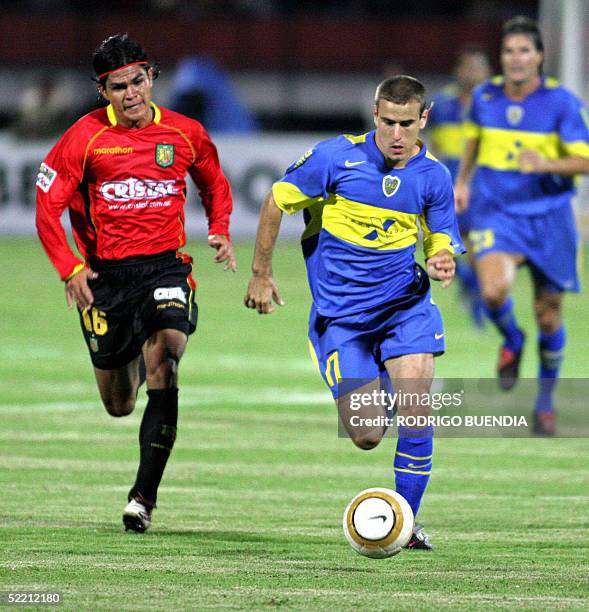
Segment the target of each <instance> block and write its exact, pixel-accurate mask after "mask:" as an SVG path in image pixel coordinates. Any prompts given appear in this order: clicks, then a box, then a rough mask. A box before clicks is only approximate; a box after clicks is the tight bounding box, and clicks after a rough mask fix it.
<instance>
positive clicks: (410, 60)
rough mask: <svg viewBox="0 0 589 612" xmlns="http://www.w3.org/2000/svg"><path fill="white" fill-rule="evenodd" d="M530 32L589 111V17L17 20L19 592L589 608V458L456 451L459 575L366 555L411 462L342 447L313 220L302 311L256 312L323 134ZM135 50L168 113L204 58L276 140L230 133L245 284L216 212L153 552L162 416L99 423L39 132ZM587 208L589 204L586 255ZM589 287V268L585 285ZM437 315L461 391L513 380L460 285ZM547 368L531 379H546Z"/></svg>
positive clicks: (4, 240)
mask: <svg viewBox="0 0 589 612" xmlns="http://www.w3.org/2000/svg"><path fill="white" fill-rule="evenodd" d="M522 13H523V14H527V15H530V16H532V17H538V18H539V19H540V21H541V24H542V27H543V30H544V33H545V43H546V46H547V56H546V71H547V72H548V73H549V74H551V75H555V76H557V77H560V78H561V79H562V80H563V81H564V82H565V83H566V84H567V85H569V86H570V87H571V88H572V89H573V90H575V91H576V92H577V93H579V94H580V95H582V96H583V97H584V98H585V99H587V94H588V93H589V90H588V89H587V87H588V85H587V83H588V82H589V81H588V80H587V79H586V78H585V77H586V74H587V67H586V55H587V54H586V53H585V52H584V50H585V49H586V43H585V41H584V39H585V38H586V34H587V23H588V22H589V17H588V15H587V13H588V11H587V6H586V2H584V1H583V0H561V1H559V0H547V1H544V2H537V1H535V0H519V1H517V2H515V1H514V2H501V1H499V0H496V1H491V0H470V1H464V2H458V1H455V2H453V1H448V2H442V1H435V0H429V1H426V0H422V1H421V2H419V3H414V4H412V3H399V2H387V1H385V0H355V1H354V2H350V1H347V0H343V1H341V2H336V1H334V0H328V1H326V2H322V3H321V4H320V5H317V4H316V3H313V2H305V1H303V2H295V1H294V0H282V1H271V0H225V1H219V2H214V1H212V0H209V1H197V2H188V1H186V0H184V1H183V0H125V1H122V0H121V1H119V2H116V3H115V2H112V1H108V0H103V1H101V2H94V1H89V2H74V1H70V2H63V1H58V0H29V1H25V2H22V1H21V2H13V1H11V0H8V1H7V0H4V2H3V3H2V13H1V15H0V40H2V44H1V45H0V153H1V154H0V269H1V270H2V274H1V275H0V337H1V342H0V418H1V419H2V422H3V427H2V430H1V431H0V486H1V488H2V491H3V492H2V495H1V497H0V591H1V590H3V589H24V588H28V589H35V590H58V591H62V592H63V593H64V598H65V605H66V608H67V609H90V608H92V609H140V608H142V607H145V606H146V605H150V606H151V607H153V608H154V609H172V608H175V609H204V608H213V607H218V608H224V607H227V608H260V607H279V606H283V607H290V608H298V609H301V608H315V609H317V608H327V607H332V608H333V607H336V608H337V609H358V608H364V607H368V606H369V607H370V608H372V609H394V608H399V609H409V608H411V609H431V608H432V607H434V606H435V607H441V608H452V609H475V608H479V607H483V606H484V607H496V608H509V607H519V608H522V609H538V608H540V609H541V608H545V607H557V606H560V607H564V608H581V607H583V606H585V605H586V604H587V599H586V594H587V591H588V588H589V585H588V582H587V576H588V575H589V568H588V565H587V563H588V561H587V559H588V555H587V544H586V542H587V541H588V538H587V535H588V530H589V521H588V517H587V507H588V504H587V502H588V501H589V496H588V495H587V484H588V483H587V473H588V468H589V463H588V461H589V460H588V458H587V457H588V453H587V443H586V440H585V439H560V440H516V441H514V440H509V439H507V440H504V439H493V440H440V441H439V444H438V447H437V450H436V464H435V466H436V467H435V468H434V475H433V477H432V482H431V485H430V489H429V491H428V493H427V495H426V498H425V501H424V506H423V510H422V515H423V516H422V519H423V520H424V522H425V523H426V526H427V527H428V528H429V531H431V532H432V534H433V536H434V544H436V545H437V546H436V548H437V550H436V553H435V555H434V556H431V557H428V558H426V557H424V556H416V555H414V556H411V555H409V554H403V555H401V556H400V557H398V558H397V559H395V560H392V561H390V562H385V563H383V564H376V563H374V562H372V561H368V560H365V559H362V558H360V557H358V556H357V555H355V554H354V553H352V551H351V550H350V549H348V548H347V545H346V544H345V542H344V540H343V536H342V534H341V528H340V524H339V522H340V516H341V512H342V511H343V508H344V507H345V505H346V503H347V501H348V500H349V498H351V497H352V495H354V494H355V493H356V492H357V491H358V490H360V489H362V488H365V487H366V486H375V485H389V486H390V484H391V479H392V470H391V464H392V451H391V448H392V447H391V444H390V441H388V442H389V443H388V444H383V445H382V446H381V447H380V448H379V449H377V450H376V451H374V452H373V453H360V452H359V451H356V450H355V449H353V448H352V445H351V444H350V443H349V442H347V441H345V440H338V439H337V436H336V424H335V416H334V414H333V408H332V407H331V403H330V401H329V398H328V395H329V394H328V393H327V392H326V390H325V389H324V387H323V384H322V382H321V380H320V379H319V377H318V376H317V375H316V373H315V372H314V371H313V368H312V366H311V364H310V362H309V360H308V357H307V354H306V339H305V332H306V314H307V308H308V294H307V289H306V284H305V277H304V270H303V266H302V261H301V258H300V255H299V253H298V248H297V243H296V240H295V237H296V236H297V235H298V233H299V231H300V225H301V223H302V221H301V220H300V219H299V218H296V217H295V218H292V219H287V220H286V221H285V226H284V228H283V231H282V234H281V236H282V237H283V238H284V239H285V240H284V241H283V242H281V244H280V245H279V246H278V249H277V253H276V265H275V276H276V278H277V281H278V282H279V285H280V286H281V288H282V290H283V297H284V298H285V300H286V302H287V306H286V307H285V309H284V310H280V311H279V312H277V313H275V314H274V315H273V316H272V317H264V318H259V317H257V316H255V315H254V314H253V313H251V312H247V311H245V309H242V308H241V307H240V302H241V298H242V295H243V293H244V291H245V286H246V283H247V278H248V268H249V262H250V258H251V253H252V242H251V239H252V237H253V235H254V232H255V227H256V220H257V211H258V207H259V204H260V202H261V199H262V196H263V194H264V193H265V192H266V191H267V189H268V187H269V185H270V184H271V182H272V181H273V180H275V179H276V178H278V177H279V176H280V174H281V172H282V170H283V169H284V168H285V167H286V166H287V165H288V164H289V163H290V162H292V161H293V160H294V159H296V158H297V157H298V156H300V155H301V154H302V153H303V152H304V151H306V150H307V149H308V148H309V147H310V146H311V145H312V144H313V143H314V142H316V141H318V140H320V139H321V138H324V137H327V136H330V135H333V134H337V133H341V132H348V133H349V132H352V133H361V132H363V131H366V130H367V129H369V125H367V122H368V119H367V114H366V112H367V107H369V105H370V98H371V95H372V92H373V89H374V86H375V85H376V83H377V82H378V81H379V80H380V79H381V77H382V71H383V66H384V64H385V63H386V62H390V61H393V62H395V63H396V64H397V65H398V66H399V67H402V70H403V71H404V72H406V73H409V74H414V75H415V76H417V77H419V78H421V79H422V80H423V81H424V82H425V84H426V86H427V87H428V89H429V91H430V92H433V90H434V89H436V88H437V87H439V86H441V85H443V84H445V83H447V82H448V81H449V80H450V70H451V67H452V63H453V60H454V58H455V54H456V50H457V49H458V48H459V47H461V46H463V45H465V44H478V45H481V46H483V47H485V48H487V49H488V51H489V53H490V55H491V57H492V59H493V62H494V67H495V69H497V68H498V63H497V48H498V33H499V29H500V26H501V23H502V22H503V21H504V20H505V19H507V18H509V17H511V16H513V15H515V14H522ZM424 15H425V16H427V17H424ZM117 31H128V32H129V34H130V35H132V36H133V37H136V38H137V39H139V40H140V41H142V42H143V43H144V45H145V46H146V48H147V49H148V50H149V51H150V52H151V53H152V54H153V55H154V56H156V57H157V58H158V59H159V61H160V63H161V66H162V75H161V77H160V79H159V80H158V81H157V82H156V89H155V100H156V102H159V103H161V104H163V105H166V103H167V101H168V97H169V95H170V91H171V86H172V75H173V73H174V69H175V66H176V63H177V62H178V61H179V60H180V59H181V58H182V57H183V56H185V55H188V54H195V53H197V54H204V55H207V56H209V57H211V58H213V59H214V60H215V61H216V62H218V64H219V66H221V67H222V68H223V69H225V70H226V71H227V73H228V75H229V76H230V78H231V80H232V81H233V83H234V84H235V86H236V88H237V90H238V92H239V95H240V97H241V99H242V100H243V101H244V103H245V104H246V105H248V106H249V107H250V108H251V109H252V110H253V111H254V113H255V114H256V117H257V119H258V121H259V126H260V127H259V129H258V130H257V131H256V132H255V133H250V134H231V133H222V132H221V131H219V132H215V131H212V134H213V137H214V139H215V141H216V143H217V145H218V148H219V151H220V156H221V160H222V163H223V165H224V167H225V168H226V170H227V173H228V175H229V178H230V180H231V182H232V185H233V189H234V193H235V198H236V213H235V217H234V223H233V232H234V234H235V236H236V237H237V239H238V243H237V244H238V256H239V265H240V270H239V271H238V274H237V275H235V276H233V275H231V276H228V275H221V274H220V272H219V270H218V269H215V268H214V265H213V264H212V263H211V262H210V259H211V253H210V252H209V251H208V250H207V248H206V247H205V245H204V244H203V241H202V240H200V239H202V238H203V237H204V236H205V235H206V227H205V224H204V222H203V221H204V219H203V215H202V213H201V211H200V210H199V206H198V203H197V201H196V197H195V196H194V194H192V195H191V198H190V203H189V211H188V215H187V216H188V218H189V223H188V230H189V235H190V236H191V237H192V239H193V242H191V244H190V245H189V249H188V250H189V252H191V253H192V254H193V255H195V256H196V259H197V277H198V279H199V283H200V289H201V297H200V308H201V326H200V329H199V331H198V334H197V336H196V337H195V338H194V340H193V341H192V342H191V344H190V347H189V350H188V353H187V355H186V357H185V358H184V360H183V363H182V375H181V376H182V378H181V380H182V383H181V386H182V398H183V402H184V404H183V414H182V417H181V421H180V435H179V440H178V444H177V447H176V449H175V451H174V455H173V457H172V460H171V462H170V467H169V470H168V472H167V473H166V477H165V479H164V483H163V485H162V493H161V508H160V509H158V511H157V512H156V515H155V521H156V522H155V523H154V525H155V527H154V530H153V531H152V532H151V533H149V534H147V537H146V538H144V539H140V538H135V537H129V536H123V535H122V533H121V529H120V527H119V523H118V521H119V520H120V519H119V512H120V509H119V506H120V505H121V501H122V500H123V499H124V496H125V493H126V485H127V484H128V482H127V481H128V480H129V479H130V478H131V477H132V470H133V469H134V466H135V461H136V457H135V455H136V449H135V444H136V443H135V437H136V432H137V428H138V423H139V419H140V415H141V410H140V409H138V410H137V411H136V413H135V414H134V415H132V416H131V417H129V418H128V419H125V420H124V421H116V422H112V420H109V419H108V418H107V417H106V415H105V414H104V412H103V411H102V410H101V408H100V407H99V406H98V402H97V393H96V391H95V388H94V383H93V380H92V374H91V371H90V366H89V363H88V359H87V356H86V354H85V351H84V349H83V343H82V341H81V338H80V335H79V330H78V329H77V321H76V320H75V316H74V314H73V313H68V312H67V311H66V310H65V307H64V300H63V289H62V287H61V285H60V283H59V282H58V280H57V277H56V275H55V273H54V271H53V270H52V268H51V266H50V265H49V263H48V262H47V261H46V259H45V257H44V255H43V253H42V250H41V249H40V247H39V245H38V243H37V242H36V240H35V238H34V226H33V215H34V181H35V176H36V170H37V167H38V164H39V162H40V160H41V159H42V157H43V156H44V155H45V153H46V151H47V150H48V149H49V147H50V145H51V144H52V142H54V141H55V140H56V138H57V135H58V134H55V136H46V137H44V138H39V137H36V135H35V134H34V133H32V134H31V133H30V132H29V133H27V134H23V133H21V132H20V131H19V129H18V125H17V124H18V106H19V101H20V100H21V97H22V95H23V93H24V92H25V91H26V90H27V89H28V88H30V87H32V86H34V85H35V84H38V83H39V82H41V81H43V79H44V77H46V76H47V75H49V76H50V79H51V80H52V81H53V82H54V83H58V84H59V87H60V88H61V91H63V92H66V100H67V101H68V104H67V108H68V113H67V114H68V117H67V118H66V120H67V121H71V120H73V119H74V118H75V116H78V115H79V114H80V113H81V112H84V111H85V110H87V109H89V108H91V107H93V105H95V103H96V99H95V96H94V94H93V84H92V82H91V81H90V80H89V77H90V74H91V73H90V56H91V52H92V50H93V48H94V46H95V44H96V43H97V42H99V41H100V40H101V39H102V38H104V36H106V35H108V34H110V33H114V32H117ZM63 119H64V117H61V120H63ZM586 193H587V190H586V187H584V183H583V186H582V189H581V193H580V197H579V198H578V200H577V211H578V216H579V220H580V223H581V227H582V229H583V231H584V234H585V235H587V231H586V227H587V223H586V219H587V212H586V211H587V208H588V201H589V199H588V198H587V196H586ZM588 276H589V275H588V274H587V270H586V268H583V278H584V281H585V286H586V285H587V281H588V280H589V278H588ZM520 281H521V282H520V283H519V285H518V289H517V292H516V297H517V300H518V302H517V304H518V314H519V316H520V317H521V319H522V321H523V322H524V324H525V326H526V329H528V330H530V332H532V330H533V323H532V319H531V305H530V292H529V289H530V288H529V284H528V281H527V277H526V275H525V272H522V273H521V278H520ZM436 300H437V301H438V302H439V303H440V306H441V308H442V311H443V312H444V316H445V321H446V326H447V333H448V343H449V344H448V354H447V356H446V357H444V359H443V360H440V363H439V366H438V372H439V373H440V375H442V376H446V377H452V376H458V375H459V376H464V377H485V376H491V375H492V371H493V363H494V359H495V353H496V348H497V345H498V338H497V336H496V335H495V333H494V332H491V331H490V330H488V329H487V331H486V332H484V333H480V332H475V331H474V330H473V329H472V327H471V326H470V323H469V321H468V318H467V316H466V314H465V312H464V311H463V309H462V308H461V306H460V296H459V295H458V292H457V291H456V290H455V288H452V289H451V290H449V291H447V292H442V291H440V290H437V289H436ZM566 316H567V322H568V332H569V338H570V341H569V347H568V353H567V359H566V361H565V366H564V376H566V377H570V378H586V376H587V368H586V357H585V355H586V346H587V343H588V341H589V333H588V331H587V322H588V316H587V307H586V297H585V295H583V294H582V295H580V296H571V297H570V298H567V307H566ZM533 353H534V351H533V350H529V351H528V352H527V354H526V355H525V358H524V359H525V361H524V375H525V376H527V377H529V378H533V377H534V376H535V370H536V367H537V364H536V357H535V355H534V354H533ZM244 390H247V391H244ZM561 410H564V407H561ZM164 500H165V501H164Z"/></svg>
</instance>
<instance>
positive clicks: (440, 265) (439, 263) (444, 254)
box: [427, 249, 456, 289]
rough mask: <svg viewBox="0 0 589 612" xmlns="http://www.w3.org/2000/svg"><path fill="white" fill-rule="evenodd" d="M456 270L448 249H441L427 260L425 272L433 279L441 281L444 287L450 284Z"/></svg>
mask: <svg viewBox="0 0 589 612" xmlns="http://www.w3.org/2000/svg"><path fill="white" fill-rule="evenodd" d="M455 271H456V262H455V261H454V257H453V255H452V253H450V251H448V250H446V249H442V250H441V251H438V252H437V253H436V254H435V255H432V256H431V257H430V258H429V259H428V260H427V273H428V275H429V277H430V278H431V279H433V280H437V281H441V283H442V287H443V288H444V289H445V288H446V287H448V285H450V283H451V282H452V279H453V278H454V272H455Z"/></svg>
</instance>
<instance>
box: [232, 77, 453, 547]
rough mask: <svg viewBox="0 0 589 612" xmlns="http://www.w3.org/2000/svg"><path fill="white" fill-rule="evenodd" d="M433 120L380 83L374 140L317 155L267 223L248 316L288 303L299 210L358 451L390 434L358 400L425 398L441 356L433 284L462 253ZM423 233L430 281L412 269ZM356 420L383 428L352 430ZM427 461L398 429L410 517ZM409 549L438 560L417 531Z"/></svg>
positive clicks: (416, 432) (322, 351) (419, 441)
mask: <svg viewBox="0 0 589 612" xmlns="http://www.w3.org/2000/svg"><path fill="white" fill-rule="evenodd" d="M427 113H428V111H427V110H426V101H425V89H424V87H423V85H422V84H421V83H420V82H419V81H417V80H416V79H414V78H412V77H408V76H396V77H392V78H389V79H386V80H384V81H383V82H382V83H381V84H380V85H379V86H378V89H377V91H376V96H375V107H374V125H375V126H376V130H375V131H372V132H369V133H368V134H364V135H362V136H339V137H337V138H334V139H331V140H327V141H324V142H321V143H319V144H317V145H316V146H315V147H314V148H313V149H311V150H310V151H308V152H307V153H305V154H304V155H303V156H302V157H301V158H300V159H299V160H298V161H297V162H296V163H294V164H292V165H291V166H290V167H289V168H288V169H287V171H286V174H285V176H284V178H283V179H282V180H280V181H279V182H277V183H275V184H274V185H273V188H272V191H271V193H269V194H268V195H267V197H266V199H265V201H264V204H263V207H262V211H261V216H260V223H259V228H258V235H257V239H256V250H255V254H254V259H253V264H252V271H253V276H252V278H251V280H250V283H249V286H248V289H247V294H246V296H245V299H244V302H245V305H246V306H247V307H248V308H253V309H255V310H257V311H258V312H259V313H270V312H272V310H273V306H272V300H274V301H275V302H276V303H277V304H282V303H283V302H282V299H281V298H280V295H279V293H278V289H277V288H276V285H275V284H274V280H273V278H272V252H273V249H274V244H275V241H276V237H277V235H278V231H279V227H280V222H281V218H282V213H283V212H286V213H289V214H291V213H295V212H297V211H299V210H303V211H304V218H305V224H306V229H305V231H304V233H303V236H302V248H303V254H304V257H305V262H306V265H307V275H308V280H309V285H310V288H311V294H312V298H313V303H312V307H311V313H310V320H309V340H310V343H309V344H310V349H311V354H312V356H313V359H314V361H315V363H316V364H317V366H318V367H319V369H320V372H321V374H322V376H323V378H324V380H325V382H326V383H327V385H328V386H329V388H330V390H331V392H332V394H333V397H334V399H335V400H336V403H337V406H338V410H339V414H340V418H341V421H342V423H343V425H344V427H345V428H346V431H347V432H348V434H349V436H350V437H351V438H352V440H353V441H354V443H355V444H356V445H357V446H358V447H359V448H362V449H371V448H374V447H375V446H376V445H377V444H378V443H379V442H380V440H381V439H382V436H383V435H384V433H385V431H386V427H385V426H382V427H381V426H379V425H378V422H380V421H378V419H379V417H382V416H384V415H385V407H383V406H382V404H381V405H379V404H378V402H374V403H373V404H368V405H366V404H365V405H364V406H362V408H361V409H360V410H358V411H357V412H356V411H355V410H354V408H353V407H352V404H351V401H350V400H351V399H352V398H351V396H352V395H354V394H358V393H366V394H370V393H371V392H372V391H376V392H378V391H379V390H380V389H381V388H386V387H387V385H389V384H390V381H391V380H392V385H393V388H394V390H395V392H399V393H417V394H420V397H422V394H424V393H425V394H426V395H427V394H428V393H429V389H430V385H431V381H432V378H433V373H434V356H435V355H440V354H442V353H443V352H444V330H443V323H442V317H441V315H440V312H439V310H438V307H437V306H436V305H435V304H434V303H433V302H432V300H431V294H430V283H429V278H433V279H435V280H439V281H442V286H444V287H447V286H448V285H449V284H450V282H451V281H452V278H453V277H454V269H455V264H454V255H455V254H457V253H462V252H463V251H464V249H463V247H462V244H461V242H460V236H459V232H458V225H457V223H456V216H455V212H454V194H453V191H452V180H451V178H450V174H449V172H448V170H447V169H446V168H445V166H444V165H443V164H441V163H440V162H438V161H437V160H436V159H435V158H434V157H433V156H432V155H431V154H430V153H428V151H427V148H426V147H425V145H424V144H423V143H422V142H421V141H420V140H419V139H418V136H419V132H420V130H421V129H423V128H424V127H425V124H426V122H427ZM419 225H421V227H422V229H423V232H424V249H425V255H426V258H427V266H426V267H427V273H426V271H425V270H424V269H423V268H422V267H421V266H419V265H418V264H417V263H416V261H415V243H416V241H417V235H418V228H419ZM389 388H390V387H389ZM352 401H353V400H352ZM423 408H424V407H423V406H418V405H410V406H403V408H402V409H401V406H399V405H397V410H398V414H401V412H404V411H406V410H408V411H409V412H410V413H411V414H422V413H423ZM354 414H357V415H359V416H361V417H362V418H367V419H372V418H374V419H376V421H378V422H377V424H376V425H373V424H371V423H370V421H368V422H367V423H366V424H365V425H363V424H362V423H360V424H357V425H356V424H354V422H353V421H352V419H351V417H352V416H353V415H354ZM385 422H386V421H385ZM432 453H433V431H432V428H431V427H430V428H425V429H411V428H409V427H399V439H398V442H397V452H396V455H395V461H394V470H395V478H396V489H397V491H398V492H399V493H400V494H401V495H403V496H404V497H405V498H406V499H407V501H408V502H409V504H410V505H411V508H412V510H413V512H414V514H415V515H417V511H418V509H419V505H420V503H421V498H422V496H423V493H424V491H425V488H426V486H427V482H428V480H429V475H430V472H431V466H432ZM408 546H409V547H410V548H422V549H426V550H429V549H431V545H430V544H429V541H428V537H427V536H426V535H425V533H424V532H423V529H422V527H421V526H420V525H416V526H415V530H414V534H413V537H412V539H411V541H410V543H409V545H408Z"/></svg>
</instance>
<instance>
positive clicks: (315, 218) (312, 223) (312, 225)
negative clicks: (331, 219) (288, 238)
mask: <svg viewBox="0 0 589 612" xmlns="http://www.w3.org/2000/svg"><path fill="white" fill-rule="evenodd" d="M327 202H329V200H323V201H321V202H317V203H316V204H313V206H309V208H307V212H308V213H309V215H310V216H311V219H310V220H309V222H308V223H307V227H305V231H304V232H303V235H302V236H301V240H306V239H307V238H311V236H316V235H317V234H318V233H319V232H320V231H321V227H322V225H323V207H324V206H325V204H327Z"/></svg>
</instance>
